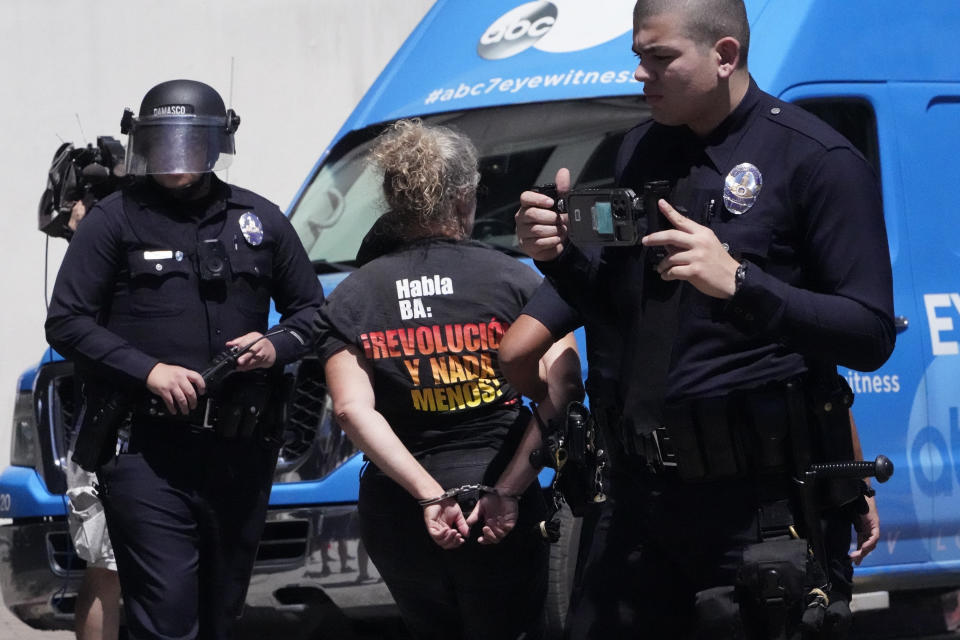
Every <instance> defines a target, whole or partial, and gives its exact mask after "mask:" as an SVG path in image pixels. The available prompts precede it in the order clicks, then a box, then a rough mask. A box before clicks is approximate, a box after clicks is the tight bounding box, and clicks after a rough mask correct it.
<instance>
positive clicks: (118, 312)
mask: <svg viewBox="0 0 960 640" xmlns="http://www.w3.org/2000/svg"><path fill="white" fill-rule="evenodd" d="M244 214H250V215H246V216H245V215H244ZM214 239H216V240H220V242H221V243H222V246H223V248H224V249H225V250H226V257H227V260H228V262H229V265H228V270H229V273H228V274H227V277H226V278H225V279H224V281H223V282H214V283H212V284H211V283H206V282H201V280H200V271H199V267H198V245H199V243H200V242H201V241H203V240H214ZM271 298H272V299H273V300H274V302H275V304H276V308H277V310H278V311H279V312H280V314H281V321H280V326H283V327H288V328H290V329H292V330H293V331H295V332H296V333H297V334H298V335H299V336H300V337H301V338H302V339H303V340H304V343H301V342H300V341H299V340H298V339H297V337H296V336H294V335H291V334H290V333H283V334H280V335H276V336H273V337H271V338H268V339H269V340H271V342H273V344H274V347H275V348H276V352H277V363H278V364H283V363H286V362H291V361H293V360H295V359H296V358H298V357H300V356H301V355H302V354H303V353H305V343H307V342H308V341H309V337H310V335H311V320H312V318H313V314H314V312H315V311H316V309H317V308H318V307H319V305H320V304H321V303H322V301H323V291H322V289H321V287H320V284H319V282H318V281H317V278H316V275H315V274H314V271H313V268H312V266H311V264H310V261H309V259H308V257H307V255H306V252H305V251H304V250H303V245H302V244H301V242H300V239H299V238H298V237H297V235H296V232H295V231H294V230H293V227H292V226H291V225H290V223H289V221H288V220H287V218H286V217H285V216H284V215H283V213H281V211H280V210H279V209H278V208H277V207H276V206H275V205H274V204H272V203H270V202H269V201H267V200H265V199H264V198H261V197H260V196H258V195H256V194H254V193H252V192H250V191H247V190H245V189H240V188H238V187H235V186H232V185H228V184H226V183H224V182H222V181H220V180H218V179H217V178H216V177H215V176H213V175H211V190H210V193H209V194H208V195H207V196H206V197H203V198H200V199H198V200H197V201H186V202H184V201H178V200H173V199H172V198H171V197H170V195H169V194H168V193H167V192H166V191H165V190H164V189H162V188H160V187H158V186H156V185H154V184H153V183H152V182H149V181H143V182H141V183H138V184H135V185H133V186H131V187H128V188H127V189H125V190H124V191H123V192H116V193H114V194H111V195H110V196H108V197H106V198H104V199H103V200H101V201H100V202H99V203H98V204H97V206H95V207H94V208H93V209H92V210H91V211H90V213H89V214H88V215H87V216H86V217H85V218H84V221H83V224H81V225H80V226H79V227H78V229H77V233H76V234H75V236H74V238H73V240H72V242H71V243H70V246H69V248H68V249H67V253H66V255H65V257H64V260H63V264H62V266H61V268H60V272H59V274H58V276H57V282H56V285H55V287H54V292H53V299H52V300H51V303H50V309H49V312H48V315H47V322H46V330H47V339H48V341H49V342H50V344H51V345H52V346H53V347H54V348H55V349H57V351H59V352H60V353H61V354H63V355H64V356H66V357H69V358H71V359H73V360H75V361H77V363H78V364H79V365H80V366H81V367H83V368H85V369H86V368H90V367H94V368H95V370H96V372H97V373H100V374H107V375H109V376H110V377H111V378H112V379H114V380H118V381H119V382H121V383H128V384H134V385H135V384H137V383H139V385H140V386H141V388H142V384H143V382H144V381H145V380H146V378H147V375H148V374H149V372H150V370H151V369H153V367H154V366H155V365H156V364H157V363H159V362H163V363H166V364H175V365H180V366H183V367H186V368H189V369H193V370H195V371H203V370H204V369H205V368H206V367H207V366H208V365H209V364H210V361H211V359H212V358H213V357H214V356H215V355H216V354H218V353H220V352H221V351H223V350H224V348H225V342H226V341H227V340H231V339H233V338H237V337H240V336H242V335H244V334H246V333H249V332H251V331H259V332H261V333H264V332H266V331H267V323H268V313H269V309H270V299H271ZM117 374H121V375H119V376H118V375H117Z"/></svg>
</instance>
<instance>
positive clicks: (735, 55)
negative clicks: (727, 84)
mask: <svg viewBox="0 0 960 640" xmlns="http://www.w3.org/2000/svg"><path fill="white" fill-rule="evenodd" d="M713 52H714V55H715V56H716V58H717V76H719V77H720V78H722V79H726V78H729V77H730V76H732V75H733V72H734V71H736V70H737V67H738V66H740V42H739V41H738V40H737V39H736V38H732V37H730V36H727V37H725V38H720V39H719V40H717V42H716V43H715V44H714V45H713Z"/></svg>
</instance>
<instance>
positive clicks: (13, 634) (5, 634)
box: [0, 605, 73, 640]
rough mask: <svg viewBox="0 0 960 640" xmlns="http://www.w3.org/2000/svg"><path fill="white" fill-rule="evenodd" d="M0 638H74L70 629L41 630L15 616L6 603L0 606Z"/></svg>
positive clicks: (62, 639) (12, 639) (32, 639)
mask: <svg viewBox="0 0 960 640" xmlns="http://www.w3.org/2000/svg"><path fill="white" fill-rule="evenodd" d="M0 640H73V633H72V632H70V631H39V630H37V629H33V628H31V627H28V626H27V625H25V624H23V623H22V622H20V620H18V619H17V618H15V617H14V615H13V614H12V613H10V610H9V609H7V606H6V605H3V606H0Z"/></svg>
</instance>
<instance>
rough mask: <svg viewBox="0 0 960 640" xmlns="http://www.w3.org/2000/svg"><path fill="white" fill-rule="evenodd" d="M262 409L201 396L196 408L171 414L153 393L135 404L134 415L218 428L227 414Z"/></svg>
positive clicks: (256, 413)
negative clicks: (184, 412)
mask: <svg viewBox="0 0 960 640" xmlns="http://www.w3.org/2000/svg"><path fill="white" fill-rule="evenodd" d="M260 410H261V408H260V407H257V406H254V405H251V406H243V405H239V404H232V403H224V402H222V401H220V400H217V399H214V398H208V397H206V396H200V397H199V398H197V407H196V409H192V410H190V412H188V413H186V414H183V413H175V414H171V413H170V412H169V411H167V406H166V404H164V402H163V400H161V399H160V398H158V397H157V396H154V395H151V396H149V397H147V398H145V399H144V400H143V401H141V402H139V403H137V404H135V405H134V407H133V415H134V417H140V418H148V419H153V420H171V421H173V422H180V423H183V424H187V425H190V426H192V427H198V428H200V429H213V430H216V429H217V426H218V424H219V423H220V422H221V421H222V420H223V419H225V418H226V416H227V415H231V416H233V417H234V418H236V417H237V416H238V415H240V414H244V413H249V414H250V415H252V416H256V415H258V414H259V413H260Z"/></svg>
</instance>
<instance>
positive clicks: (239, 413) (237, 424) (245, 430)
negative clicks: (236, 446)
mask: <svg viewBox="0 0 960 640" xmlns="http://www.w3.org/2000/svg"><path fill="white" fill-rule="evenodd" d="M271 391H272V388H271V384H270V381H269V380H268V378H267V375H266V374H261V373H260V372H258V371H254V372H247V373H243V374H237V373H234V374H231V375H228V376H227V377H226V378H224V380H223V382H222V383H221V388H220V393H219V394H218V397H217V401H216V407H217V416H216V421H215V423H214V429H215V431H216V433H217V435H219V436H220V437H221V438H225V439H233V438H241V439H248V438H252V437H253V436H254V434H255V430H256V428H257V425H258V423H259V422H260V418H261V416H262V415H265V414H266V413H267V409H268V405H269V403H270V400H271V395H272V394H271Z"/></svg>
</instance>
